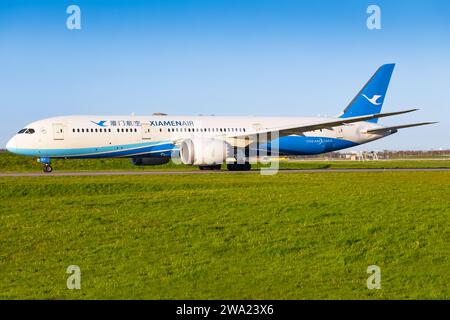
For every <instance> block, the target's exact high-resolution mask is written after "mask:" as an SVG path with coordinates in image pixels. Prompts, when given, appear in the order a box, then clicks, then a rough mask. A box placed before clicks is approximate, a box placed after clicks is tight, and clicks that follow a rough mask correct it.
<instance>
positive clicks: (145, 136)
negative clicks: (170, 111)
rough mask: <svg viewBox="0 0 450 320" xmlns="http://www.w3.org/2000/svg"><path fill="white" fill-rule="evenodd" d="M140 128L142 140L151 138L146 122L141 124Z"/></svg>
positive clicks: (149, 128)
mask: <svg viewBox="0 0 450 320" xmlns="http://www.w3.org/2000/svg"><path fill="white" fill-rule="evenodd" d="M141 129H142V139H143V140H150V139H151V138H152V129H151V127H150V125H149V124H148V123H143V124H142V125H141Z"/></svg>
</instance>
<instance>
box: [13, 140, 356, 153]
mask: <svg viewBox="0 0 450 320" xmlns="http://www.w3.org/2000/svg"><path fill="white" fill-rule="evenodd" d="M278 144H279V153H280V154H286V155H312V154H320V153H325V152H330V151H335V150H340V149H345V148H350V147H353V146H355V145H357V143H355V142H352V141H348V140H344V139H336V138H327V137H304V136H287V137H282V138H279V139H278ZM268 147H270V144H266V145H261V146H260V149H263V150H264V149H267V148H268ZM174 148H175V145H174V144H172V143H170V142H164V141H160V142H152V143H138V144H127V145H118V146H106V147H97V148H76V149H10V151H11V152H13V153H17V154H21V155H25V156H33V157H50V158H112V157H133V156H140V157H142V156H155V157H157V156H162V155H163V156H165V157H167V156H170V150H171V149H174Z"/></svg>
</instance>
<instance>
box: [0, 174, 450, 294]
mask: <svg viewBox="0 0 450 320" xmlns="http://www.w3.org/2000/svg"><path fill="white" fill-rule="evenodd" d="M449 194H450V172H356V173H336V172H324V173H289V174H288V173H280V174H277V175H275V176H261V175H259V174H245V175H242V174H231V175H217V174H205V175H177V176H163V175H156V176H133V177H127V176H101V177H39V178H0V198H1V201H0V248H1V249H0V279H1V280H0V298H2V299H5V298H13V299H17V298H29V299H36V298H37V299H41V298H45V299H47V298H48V299H59V298H62V299H85V298H94V299H110V298H112V299H118V298H124V299H139V298H148V299H161V298H167V299H174V298H181V299H247V298H252V299H321V298H325V299H331V298H335V299H345V298H349V299H413V298H425V299H431V298H437V299H449V298H450V258H449V257H450V226H449V221H450V197H449ZM373 264H375V265H378V266H379V267H380V268H381V287H382V288H381V289H380V290H369V289H367V287H366V280H367V277H368V276H369V275H368V274H367V273H366V269H367V267H368V266H369V265H373ZM69 265H78V266H80V268H81V273H82V280H81V287H82V288H81V290H68V289H67V288H66V279H67V276H68V275H67V274H66V268H67V266H69Z"/></svg>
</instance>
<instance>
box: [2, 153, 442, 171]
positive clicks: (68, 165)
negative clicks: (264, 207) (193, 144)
mask: <svg viewBox="0 0 450 320" xmlns="http://www.w3.org/2000/svg"><path fill="white" fill-rule="evenodd" d="M52 166H53V168H54V169H55V170H56V171H59V172H60V171H99V170H102V171H118V170H136V171H152V170H198V169H197V167H192V166H186V165H175V164H173V163H172V162H170V163H168V164H164V165H157V166H135V165H133V164H132V163H131V161H130V159H113V158H108V159H80V160H74V159H68V160H63V159H60V160H53V162H52ZM254 167H256V168H258V167H261V165H259V164H258V165H254ZM224 168H225V166H224ZM280 168H282V169H329V168H334V169H347V168H360V169H364V168H372V169H377V168H450V160H433V159H430V160H428V159H427V160H408V161H403V160H388V161H386V160H382V161H365V162H361V161H295V162H281V163H280ZM33 171H34V172H39V171H42V165H41V164H39V163H37V162H36V159H35V158H31V157H23V156H17V155H14V154H11V153H9V152H0V172H33Z"/></svg>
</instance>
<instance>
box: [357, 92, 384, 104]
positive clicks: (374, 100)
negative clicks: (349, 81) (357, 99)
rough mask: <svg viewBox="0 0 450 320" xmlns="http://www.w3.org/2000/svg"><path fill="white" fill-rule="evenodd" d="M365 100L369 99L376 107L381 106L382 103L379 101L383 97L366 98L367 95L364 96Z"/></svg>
mask: <svg viewBox="0 0 450 320" xmlns="http://www.w3.org/2000/svg"><path fill="white" fill-rule="evenodd" d="M362 96H363V97H364V98H366V99H367V101H369V102H370V103H371V104H373V105H374V106H379V105H380V104H381V102H377V100H378V99H380V98H381V97H382V96H379V95H376V94H375V95H374V96H373V97H372V98H369V97H368V96H366V95H365V94H363V95H362Z"/></svg>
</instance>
